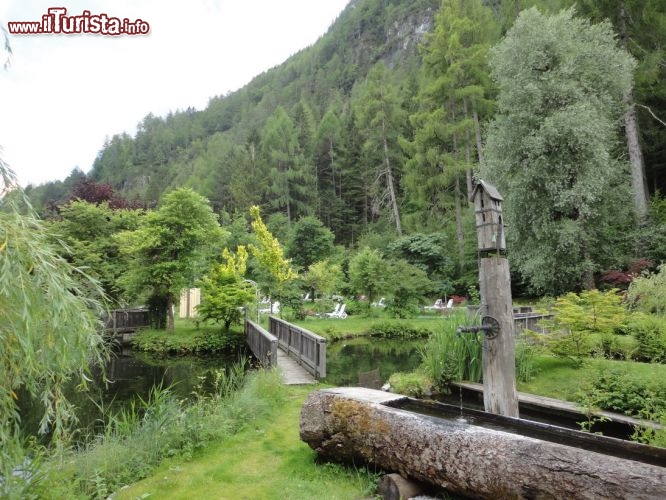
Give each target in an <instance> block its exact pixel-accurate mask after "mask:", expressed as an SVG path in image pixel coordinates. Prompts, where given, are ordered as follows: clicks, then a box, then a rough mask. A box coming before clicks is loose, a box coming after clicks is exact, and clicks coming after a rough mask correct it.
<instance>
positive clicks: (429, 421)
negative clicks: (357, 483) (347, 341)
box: [300, 388, 666, 499]
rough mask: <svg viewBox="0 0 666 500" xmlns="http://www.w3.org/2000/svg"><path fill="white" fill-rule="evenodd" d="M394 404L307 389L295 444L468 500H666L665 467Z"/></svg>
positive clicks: (348, 392) (375, 395)
mask: <svg viewBox="0 0 666 500" xmlns="http://www.w3.org/2000/svg"><path fill="white" fill-rule="evenodd" d="M400 399H404V396H399V395H395V394H388V393H384V392H381V391H376V390H372V389H362V388H335V389H325V390H320V391H316V392H313V393H312V394H311V395H310V396H309V398H308V400H307V401H306V402H305V404H304V405H303V408H302V410H301V422H300V435H301V439H302V440H303V441H305V442H306V443H307V444H308V445H309V446H310V447H311V448H312V449H314V450H315V451H316V452H317V453H318V454H319V455H320V456H321V457H323V458H328V459H331V460H335V461H344V462H352V461H353V462H354V463H356V464H358V463H359V462H365V463H371V464H375V465H377V466H379V467H381V468H382V469H384V470H386V471H391V472H397V473H399V474H401V475H402V476H404V477H407V478H412V479H414V480H417V481H423V482H426V483H429V484H432V485H434V486H436V487H439V488H445V489H447V490H448V491H451V492H453V493H457V494H461V495H465V496H468V497H471V498H488V499H509V498H526V499H535V498H539V499H551V498H552V499H560V498H567V499H579V498H580V499H618V498H631V499H656V498H666V468H663V467H659V466H656V465H649V464H644V463H641V462H636V461H633V460H625V459H622V458H617V457H614V456H608V455H603V454H600V453H595V452H591V451H587V450H583V449H580V448H574V447H571V446H565V445H562V444H557V443H552V442H548V441H542V440H539V439H534V438H529V437H524V436H521V435H519V434H513V433H509V432H503V431H498V430H493V429H488V428H484V427H479V426H474V425H469V424H466V423H462V422H458V421H455V420H445V419H439V418H434V417H427V416H424V415H419V414H416V413H412V412H408V411H404V410H400V409H397V408H392V407H389V406H386V403H390V402H396V401H398V400H400Z"/></svg>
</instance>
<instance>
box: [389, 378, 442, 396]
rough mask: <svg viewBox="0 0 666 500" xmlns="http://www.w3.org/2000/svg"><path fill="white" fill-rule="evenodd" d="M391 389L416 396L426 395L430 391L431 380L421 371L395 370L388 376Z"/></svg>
mask: <svg viewBox="0 0 666 500" xmlns="http://www.w3.org/2000/svg"><path fill="white" fill-rule="evenodd" d="M389 384H390V385H391V390H392V391H393V392H396V393H398V394H404V395H406V396H413V397H416V398H419V397H422V396H428V395H430V394H431V393H432V385H433V384H432V380H430V378H428V376H427V375H425V374H424V373H421V372H411V373H404V372H397V373H394V374H393V375H391V376H390V377H389Z"/></svg>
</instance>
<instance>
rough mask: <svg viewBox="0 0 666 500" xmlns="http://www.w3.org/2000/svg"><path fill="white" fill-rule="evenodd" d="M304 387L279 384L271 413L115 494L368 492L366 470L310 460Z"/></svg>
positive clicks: (336, 495)
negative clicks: (302, 420) (303, 425)
mask: <svg viewBox="0 0 666 500" xmlns="http://www.w3.org/2000/svg"><path fill="white" fill-rule="evenodd" d="M312 390H315V388H313V387H309V386H301V387H298V386H290V387H285V388H284V397H283V398H282V399H281V400H280V402H279V403H278V404H276V405H275V406H274V407H273V408H272V410H271V412H270V413H267V414H266V415H264V416H263V417H262V418H261V419H257V420H255V421H253V422H251V423H250V424H249V425H247V426H245V427H244V428H243V429H242V430H241V431H240V432H238V433H237V434H235V435H233V436H230V437H228V438H226V439H223V440H220V441H218V442H216V443H211V444H210V445H209V446H207V447H206V448H205V449H204V450H203V451H202V452H201V453H200V454H198V455H197V456H195V457H194V458H193V459H191V460H188V461H181V460H171V461H169V462H167V463H165V464H164V465H162V466H161V467H160V468H158V469H157V470H156V471H155V473H154V474H153V475H152V476H151V477H150V478H147V479H145V480H143V481H140V482H138V483H136V484H133V485H132V486H130V487H129V488H126V489H123V490H121V491H119V492H118V493H117V494H116V495H115V496H114V498H116V499H118V500H123V499H126V500H130V499H132V500H133V499H136V498H170V499H188V500H189V499H191V498H220V499H223V498H233V499H236V498H261V499H286V498H288V499H290V500H291V499H293V500H298V499H303V500H310V499H312V498H318V499H345V500H346V499H350V498H362V497H364V496H366V497H367V496H369V495H371V494H372V492H373V491H374V490H375V487H376V481H377V476H375V475H374V474H371V473H369V472H368V471H367V470H365V469H355V468H347V467H343V466H340V465H334V464H317V463H315V454H314V452H313V451H312V450H311V449H310V448H309V447H308V446H307V445H306V444H305V443H303V442H302V441H301V440H300V438H299V435H298V425H299V414H300V409H301V406H302V404H303V402H304V401H305V399H306V397H307V395H308V394H309V393H310V392H311V391H312Z"/></svg>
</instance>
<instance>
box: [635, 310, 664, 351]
mask: <svg viewBox="0 0 666 500" xmlns="http://www.w3.org/2000/svg"><path fill="white" fill-rule="evenodd" d="M625 331H626V332H627V333H629V334H631V335H633V336H634V337H635V338H636V343H637V346H636V348H635V350H634V352H633V355H632V358H633V359H634V360H635V361H646V362H653V363H666V318H662V317H659V316H654V315H648V314H632V315H631V318H630V320H629V322H628V323H627V325H626V327H625Z"/></svg>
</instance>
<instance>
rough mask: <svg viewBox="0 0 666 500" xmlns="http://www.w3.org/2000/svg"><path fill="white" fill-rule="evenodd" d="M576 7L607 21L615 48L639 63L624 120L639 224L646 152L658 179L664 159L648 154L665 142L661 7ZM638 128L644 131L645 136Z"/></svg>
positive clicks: (665, 49)
mask: <svg viewBox="0 0 666 500" xmlns="http://www.w3.org/2000/svg"><path fill="white" fill-rule="evenodd" d="M577 3H578V4H579V5H580V9H581V15H584V16H588V17H591V18H592V19H593V20H596V21H601V20H604V19H608V20H609V21H610V22H611V23H612V24H613V26H614V28H615V32H616V33H617V35H618V41H619V43H620V45H621V46H622V47H623V48H625V49H626V50H627V51H629V52H630V53H631V54H632V55H633V56H634V57H635V58H636V59H637V60H638V67H637V68H636V85H635V88H632V89H629V91H628V92H627V94H626V95H625V104H626V105H627V110H626V113H625V115H624V117H623V118H624V132H625V137H626V149H627V152H628V154H629V159H630V162H631V182H632V192H633V200H634V207H635V209H636V213H637V215H638V216H639V217H640V218H642V217H645V216H646V215H647V212H648V199H649V192H648V182H647V176H646V162H645V155H644V152H643V149H644V148H645V147H647V148H648V150H649V151H648V152H649V153H650V160H651V162H650V163H651V164H650V165H649V167H650V173H653V174H654V173H655V172H660V173H661V174H662V175H663V173H664V171H665V170H664V168H665V164H664V161H663V154H662V153H659V154H658V156H657V158H655V157H654V156H653V153H652V150H653V149H654V147H655V144H654V143H655V142H656V143H657V144H658V146H657V148H658V149H659V150H660V151H662V146H663V143H664V140H666V124H665V123H664V120H666V105H665V104H664V102H666V88H665V87H664V78H666V4H664V2H663V1H661V0H594V1H591V0H582V1H580V2H577ZM659 115H661V118H660V117H659ZM639 117H642V120H639ZM641 123H642V125H641ZM641 127H644V128H645V131H644V132H642V131H641ZM650 136H653V137H650ZM658 138H661V140H659V139H658ZM655 139H657V140H656V141H655ZM654 160H657V161H656V162H655V161H654ZM659 163H660V165H659ZM655 177H656V176H655ZM654 184H656V182H655V183H654ZM663 186H664V184H662V187H663ZM655 187H656V186H655Z"/></svg>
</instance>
